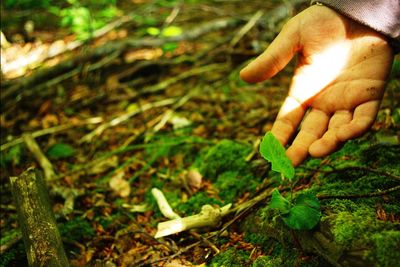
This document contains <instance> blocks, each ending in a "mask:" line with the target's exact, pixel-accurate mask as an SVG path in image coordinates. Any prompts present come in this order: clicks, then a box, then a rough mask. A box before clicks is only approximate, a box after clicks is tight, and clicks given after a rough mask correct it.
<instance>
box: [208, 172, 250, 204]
mask: <svg viewBox="0 0 400 267" xmlns="http://www.w3.org/2000/svg"><path fill="white" fill-rule="evenodd" d="M257 185H258V181H257V179H255V178H254V177H253V176H251V175H241V174H240V173H239V172H237V171H227V172H224V173H222V174H221V175H219V176H218V178H217V181H216V182H215V184H214V186H215V187H216V188H217V189H218V191H219V193H218V195H219V196H220V198H221V199H223V200H224V201H225V202H226V203H232V202H234V200H235V199H236V198H237V197H238V196H240V195H241V194H242V193H244V192H253V191H254V190H255V189H256V187H257Z"/></svg>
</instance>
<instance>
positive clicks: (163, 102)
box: [79, 98, 176, 143]
mask: <svg viewBox="0 0 400 267" xmlns="http://www.w3.org/2000/svg"><path fill="white" fill-rule="evenodd" d="M175 102H176V98H167V99H164V100H161V101H157V102H153V103H147V104H144V105H143V106H142V108H141V109H136V110H133V111H131V112H127V113H124V114H122V115H121V116H119V117H117V118H114V119H112V120H111V121H108V122H106V123H103V124H102V125H100V126H99V127H97V128H96V129H95V130H93V131H92V132H90V133H88V134H87V135H85V136H84V137H82V138H81V140H79V142H80V143H83V142H90V141H91V140H92V139H93V137H95V136H98V135H100V134H102V133H103V132H104V130H106V129H108V128H110V127H113V126H116V125H118V124H120V123H121V122H124V121H126V120H128V119H129V118H131V117H133V116H135V115H137V114H139V113H141V112H144V111H146V110H149V109H152V108H156V107H163V106H168V105H171V104H173V103H175Z"/></svg>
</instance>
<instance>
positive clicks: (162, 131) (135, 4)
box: [0, 0, 400, 266]
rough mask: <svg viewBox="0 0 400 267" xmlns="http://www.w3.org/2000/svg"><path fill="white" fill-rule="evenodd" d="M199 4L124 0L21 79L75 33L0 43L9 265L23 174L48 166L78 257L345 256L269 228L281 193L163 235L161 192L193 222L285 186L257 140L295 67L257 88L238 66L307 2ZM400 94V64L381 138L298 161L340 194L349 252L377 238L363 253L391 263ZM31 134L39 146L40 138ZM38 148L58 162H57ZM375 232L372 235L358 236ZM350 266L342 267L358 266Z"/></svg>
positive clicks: (102, 260) (376, 129) (67, 243)
mask: <svg viewBox="0 0 400 267" xmlns="http://www.w3.org/2000/svg"><path fill="white" fill-rule="evenodd" d="M172 2H173V1H171V3H172ZM187 2H188V3H184V2H183V1H182V2H180V4H176V3H174V4H170V5H168V4H165V3H168V1H165V3H164V1H159V3H158V2H157V1H122V4H121V5H122V6H121V7H120V9H122V10H124V11H123V13H124V14H125V15H126V16H128V15H129V17H128V18H129V19H126V20H123V22H121V24H118V25H117V26H113V27H111V28H110V29H109V30H108V31H107V32H106V33H105V34H103V35H101V36H99V37H97V38H95V39H94V40H92V41H91V42H89V43H83V44H78V46H79V47H78V48H76V49H74V50H72V51H65V52H63V53H60V54H59V55H56V56H52V57H48V56H44V57H43V58H42V59H41V60H40V62H33V63H32V64H29V65H26V66H24V67H20V68H15V69H12V67H10V71H8V72H5V71H4V66H5V65H6V64H8V66H11V65H12V64H10V62H17V60H18V56H19V57H21V56H25V57H28V56H32V54H33V53H32V52H37V51H40V50H42V51H48V50H49V49H50V48H55V47H56V46H54V44H55V43H57V44H60V43H61V44H62V45H61V47H65V45H66V44H70V43H72V42H74V40H75V39H74V36H71V35H69V34H68V33H67V32H66V31H65V30H61V29H59V28H57V27H54V28H51V27H49V26H48V25H45V23H42V24H43V26H41V24H40V23H37V25H38V26H37V28H36V29H35V31H34V32H33V33H32V35H31V36H30V38H31V39H32V40H31V41H26V42H24V41H19V42H18V43H13V42H11V46H10V47H7V48H3V47H2V57H4V58H6V59H5V60H6V61H4V62H3V59H2V71H3V73H2V75H3V76H2V89H1V90H2V96H1V100H2V102H1V121H0V123H1V124H0V126H1V177H0V178H1V206H0V208H1V213H0V216H1V217H0V219H1V221H0V227H1V256H0V265H1V266H25V265H27V262H26V256H25V250H24V244H23V242H22V238H21V233H20V231H19V228H18V219H17V214H16V208H15V205H14V202H13V198H12V193H11V188H10V183H9V177H10V176H19V175H20V174H21V173H22V172H23V171H25V170H26V169H27V168H28V167H32V166H34V167H36V168H38V169H41V170H43V171H44V172H45V173H47V175H46V179H47V180H48V187H49V192H50V194H51V197H52V201H53V204H54V207H53V210H54V213H55V215H56V219H57V223H58V224H59V230H60V233H61V236H62V239H63V243H64V248H65V251H66V253H67V256H68V259H69V261H70V264H71V266H326V265H325V264H329V265H333V266H335V263H334V261H336V260H337V261H338V262H339V261H341V258H340V259H339V258H334V257H333V256H332V255H325V254H324V253H323V252H321V251H318V249H315V251H314V252H313V251H309V249H303V248H301V246H299V245H298V244H297V245H296V238H294V239H295V242H285V240H282V238H280V237H279V236H275V235H274V234H271V235H269V232H268V231H270V228H268V225H267V226H265V225H263V226H262V228H261V229H266V230H265V232H263V231H264V230H260V229H259V228H257V227H256V226H255V225H253V224H255V223H256V222H257V224H260V225H262V222H260V221H257V220H263V218H264V219H266V218H269V219H272V218H273V217H274V216H273V215H268V214H267V213H268V211H267V210H265V207H266V206H267V201H265V202H261V203H258V207H259V208H260V209H259V210H258V212H257V209H251V210H248V211H247V212H246V213H245V214H240V216H238V215H237V214H235V215H230V216H228V217H227V218H224V219H223V220H222V223H221V225H218V226H216V227H214V228H206V229H199V230H198V231H194V230H191V231H186V232H181V233H177V234H174V235H170V236H166V237H163V238H157V239H156V238H154V235H155V234H156V232H157V224H158V223H160V222H163V221H166V220H168V218H165V217H164V215H163V214H162V213H161V212H160V210H159V206H158V205H157V203H156V201H155V199H154V197H153V195H152V193H151V189H152V188H158V189H160V190H161V191H162V192H163V193H164V195H165V197H166V199H167V200H168V203H169V204H170V205H171V207H172V209H173V210H174V211H175V212H176V213H178V214H179V215H180V216H182V217H183V216H189V215H193V214H197V213H199V212H200V210H201V207H202V206H203V205H205V204H210V205H213V206H214V207H222V206H224V205H226V204H229V203H232V204H233V205H234V206H235V205H238V204H240V203H244V202H246V201H248V200H250V199H252V198H254V197H256V196H257V195H259V194H260V193H261V192H263V191H264V190H266V189H267V188H269V187H271V186H277V185H276V184H275V183H274V181H275V180H276V179H277V177H276V175H275V174H274V173H273V172H272V171H270V166H269V165H268V164H267V162H265V161H264V160H262V159H261V157H260V156H259V155H258V145H259V142H260V139H261V138H262V136H263V135H264V134H265V132H267V131H268V130H270V129H271V126H272V123H273V121H274V119H275V116H276V114H277V112H278V110H279V107H280V105H281V103H282V101H283V99H284V98H285V96H286V94H287V90H288V87H289V84H290V80H291V75H292V72H293V64H294V62H292V63H290V64H289V66H288V67H287V68H286V69H285V70H283V71H282V72H281V73H280V74H279V75H277V76H276V77H274V78H273V79H271V80H269V81H266V82H264V83H261V84H254V85H249V84H246V83H244V82H243V81H241V80H240V78H239V71H240V70H241V69H242V68H243V67H244V66H245V65H246V64H247V63H248V62H249V60H251V59H252V58H254V57H255V56H256V55H258V54H260V53H261V52H262V51H263V50H264V49H265V48H266V47H267V46H268V44H269V42H270V41H271V40H272V39H273V37H274V36H276V34H277V33H278V32H279V29H280V28H281V27H282V25H283V24H284V22H285V21H286V20H287V19H288V18H290V17H291V16H292V15H293V14H294V13H296V12H298V11H299V10H301V9H302V8H304V7H305V5H306V4H297V5H295V6H291V4H289V3H287V4H285V5H282V3H281V1H256V0H255V1H251V4H249V3H248V1H211V0H210V1H187ZM294 2H297V3H301V2H304V1H294ZM306 2H307V1H306ZM160 3H164V4H160ZM293 5H294V4H293ZM257 11H258V12H257ZM38 16H39V15H38ZM44 16H46V14H44ZM42 19H43V18H42ZM172 26H173V27H172ZM41 27H43V29H42V28H41ZM163 29H164V30H165V31H164V34H162V32H163ZM167 29H168V30H169V33H168V30H167ZM155 30H156V32H155ZM157 30H158V31H159V32H160V33H158V32H157ZM2 31H3V32H4V33H6V36H7V35H8V34H9V35H12V34H15V33H16V32H17V30H15V29H11V30H9V32H8V31H7V28H5V29H2ZM165 32H167V33H165ZM57 48H60V46H57ZM38 53H39V52H38ZM47 55H48V54H47ZM40 57H41V56H39V58H40ZM7 60H8V61H7ZM397 60H398V59H397ZM327 64H329V62H327ZM399 102H400V75H399V74H398V73H397V74H394V75H392V76H391V80H390V81H389V84H388V88H387V90H386V94H385V98H384V101H383V103H382V105H381V110H380V112H379V115H378V118H377V121H376V123H375V124H374V126H373V129H372V130H371V132H370V133H369V134H367V135H366V136H364V137H362V138H360V139H358V140H355V141H351V142H349V143H348V144H347V145H345V146H344V147H343V148H342V149H341V150H339V151H338V152H336V153H334V154H333V155H331V156H329V157H326V158H324V159H309V160H307V161H306V162H305V163H304V164H303V165H301V166H299V167H298V168H296V179H297V182H296V183H295V186H294V188H293V191H294V192H299V191H304V190H305V191H309V192H314V193H318V194H321V193H322V194H323V195H327V196H329V197H327V200H324V201H325V202H321V205H322V213H323V219H322V221H321V222H323V221H324V219H327V218H330V217H329V216H331V215H332V214H334V215H335V219H334V222H333V223H332V224H333V225H334V228H333V230H332V233H333V236H334V239H335V240H336V241H337V242H338V243H339V244H340V245H341V247H342V248H343V250H345V249H348V248H349V249H350V248H351V249H356V248H357V249H359V248H360V246H359V243H357V242H356V241H355V240H356V239H360V240H365V242H366V243H365V244H363V246H361V248H362V251H363V253H364V254H363V255H362V257H364V258H366V259H368V260H369V261H370V262H375V263H377V265H380V266H393V265H390V264H391V263H392V262H397V263H398V261H399V260H400V259H399V257H400V256H399V255H398V252H397V254H396V253H395V251H394V248H396V247H399V244H400V243H398V242H400V205H399V202H398V200H399V197H400V194H399V191H398V190H397V191H393V192H391V191H390V189H391V188H398V186H399V184H400V182H399V180H398V178H399V176H400V162H399V160H398V155H399V153H400V149H399V142H400V103H399ZM27 136H28V137H29V138H30V137H32V138H33V140H34V142H36V143H37V145H38V146H37V148H36V150H35V149H33V148H32V147H31V146H27V145H26V143H25V142H26V140H27ZM38 150H39V151H38ZM38 152H39V153H38ZM40 152H41V154H42V155H44V157H45V158H46V159H47V160H48V161H49V162H50V163H51V165H50V166H47V167H45V168H47V170H46V169H43V165H42V164H40V162H41V160H43V158H41V157H40V156H38V155H39V154H40ZM49 169H50V170H49ZM49 173H50V174H49ZM379 192H383V193H379ZM385 192H386V193H385ZM375 193H378V194H375ZM337 195H339V196H340V195H342V196H347V197H342V198H341V197H337V198H335V196H337ZM321 201H322V200H321ZM360 207H362V209H361V208H360ZM268 216H270V217H268ZM271 216H272V217H271ZM368 216H369V217H368ZM366 218H368V220H367V219H366ZM369 219H370V220H369ZM363 220H364V224H363V223H362V221H363ZM350 222H351V223H350ZM366 222H368V224H369V225H367V223H366ZM371 224H372V225H374V226H376V227H373V228H371ZM268 229H269V230H268ZM363 232H365V233H368V235H370V236H369V237H367V236H365V235H366V234H363V236H362V237H361V236H359V235H362V234H361V233H363ZM284 239H285V238H284ZM390 242H392V243H390ZM292 243H295V244H294V245H293V244H292ZM300 243H301V242H300ZM364 245H365V246H364ZM385 246H386V247H385ZM366 247H367V248H366ZM363 249H364V250H363ZM388 254H389V256H388ZM287 255H290V256H287ZM390 257H391V258H390ZM289 258H290V259H289ZM341 262H342V263H340V264H339V265H337V266H341V264H343V265H344V266H346V264H348V262H347V263H346V262H344V261H341ZM350 262H351V261H350Z"/></svg>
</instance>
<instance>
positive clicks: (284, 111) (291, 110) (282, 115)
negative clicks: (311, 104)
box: [271, 96, 305, 145]
mask: <svg viewBox="0 0 400 267" xmlns="http://www.w3.org/2000/svg"><path fill="white" fill-rule="evenodd" d="M304 113H305V108H304V107H303V105H302V103H300V102H298V101H297V100H296V99H295V98H293V97H291V96H288V97H287V98H286V99H285V101H284V102H283V104H282V106H281V109H280V110H279V113H278V116H277V118H276V120H275V122H274V125H273V126H272V129H271V132H272V134H273V135H274V136H275V137H276V138H277V139H278V140H279V141H280V142H281V144H282V145H286V144H287V143H288V142H289V139H290V138H291V136H292V135H293V134H294V133H295V132H296V131H297V127H298V126H299V124H300V122H301V120H302V119H303V116H304Z"/></svg>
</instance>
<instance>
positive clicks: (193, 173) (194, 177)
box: [186, 169, 203, 190]
mask: <svg viewBox="0 0 400 267" xmlns="http://www.w3.org/2000/svg"><path fill="white" fill-rule="evenodd" d="M202 180H203V175H201V173H200V172H199V171H198V170H197V169H192V170H190V171H189V172H188V173H187V175H186V182H187V184H188V185H189V186H190V187H191V188H193V189H195V190H198V189H200V187H201V182H202Z"/></svg>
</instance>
